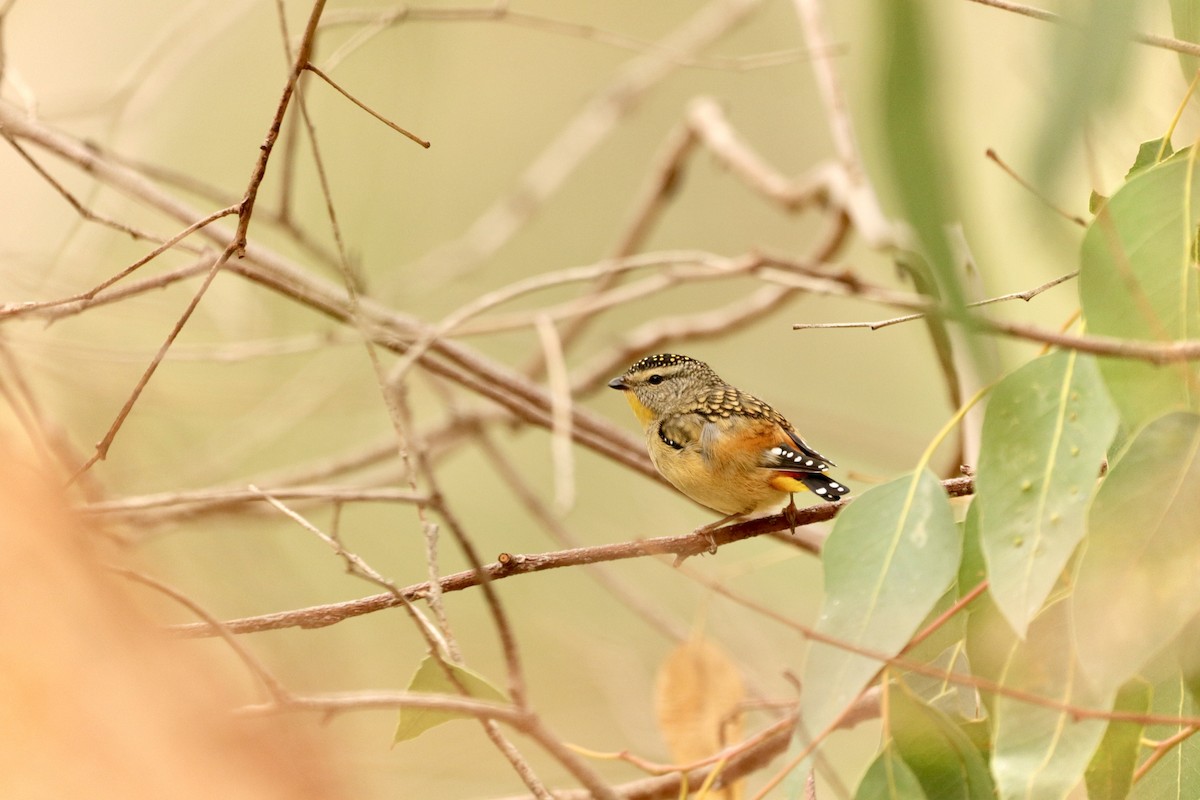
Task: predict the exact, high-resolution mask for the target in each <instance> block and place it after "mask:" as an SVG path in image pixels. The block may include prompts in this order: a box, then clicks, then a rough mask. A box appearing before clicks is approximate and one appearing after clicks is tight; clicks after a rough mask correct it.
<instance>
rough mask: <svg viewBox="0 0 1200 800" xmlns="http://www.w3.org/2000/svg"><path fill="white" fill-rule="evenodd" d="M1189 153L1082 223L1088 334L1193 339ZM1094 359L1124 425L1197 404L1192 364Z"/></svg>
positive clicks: (1196, 321) (1194, 208)
mask: <svg viewBox="0 0 1200 800" xmlns="http://www.w3.org/2000/svg"><path fill="white" fill-rule="evenodd" d="M1116 5H1119V4H1116ZM1188 156H1190V152H1189V154H1187V155H1182V154H1180V155H1176V156H1175V157H1173V158H1171V159H1168V160H1167V161H1164V162H1163V163H1161V164H1157V165H1155V166H1152V167H1149V168H1147V169H1145V170H1143V171H1142V172H1139V173H1138V174H1136V175H1135V176H1134V177H1133V178H1131V179H1130V180H1129V182H1128V183H1126V184H1125V185H1123V186H1122V187H1121V188H1120V189H1118V190H1117V192H1116V193H1115V194H1114V195H1113V196H1112V198H1111V199H1110V200H1109V201H1108V203H1106V204H1105V205H1104V207H1103V208H1102V209H1101V210H1100V212H1099V213H1098V214H1097V215H1096V218H1095V220H1093V222H1092V224H1091V225H1089V226H1088V230H1087V233H1086V234H1085V235H1084V239H1083V248H1082V252H1081V261H1080V273H1079V296H1080V302H1081V304H1082V306H1083V313H1084V317H1085V319H1086V321H1087V328H1088V332H1089V333H1095V334H1102V335H1105V336H1113V337H1117V338H1121V339H1133V340H1140V341H1151V342H1168V341H1173V340H1180V339H1193V338H1196V337H1197V336H1200V276H1198V275H1197V269H1196V265H1195V259H1194V256H1193V242H1194V239H1195V231H1196V224H1197V222H1198V221H1200V170H1197V169H1196V165H1195V164H1194V163H1193V161H1191V160H1190V159H1189V157H1188ZM1099 364H1100V372H1101V374H1102V375H1103V376H1104V380H1105V382H1106V383H1107V384H1108V389H1109V392H1110V394H1111V395H1112V397H1113V400H1114V401H1115V402H1116V404H1117V409H1118V410H1119V412H1120V414H1121V419H1122V421H1123V422H1124V423H1125V425H1126V426H1127V427H1128V428H1130V429H1135V428H1138V427H1140V426H1141V425H1143V424H1145V423H1146V422H1147V421H1149V420H1151V419H1153V418H1154V417H1157V416H1159V415H1161V414H1163V413H1165V412H1167V411H1172V410H1176V409H1187V408H1190V409H1196V408H1197V406H1198V402H1200V397H1198V395H1200V390H1198V388H1197V387H1198V386H1200V364H1198V362H1180V363H1174V364H1166V365H1162V366H1157V365H1153V364H1149V363H1146V362H1144V361H1137V360H1134V359H1121V358H1107V357H1106V358H1101V359H1100V360H1099Z"/></svg>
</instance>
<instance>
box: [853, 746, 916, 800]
mask: <svg viewBox="0 0 1200 800" xmlns="http://www.w3.org/2000/svg"><path fill="white" fill-rule="evenodd" d="M854 800H927V798H926V795H925V792H924V790H923V789H922V788H921V782H920V781H918V780H917V776H916V775H914V774H913V771H912V770H911V769H909V767H908V765H907V764H905V763H904V759H902V758H900V756H899V755H898V754H897V753H896V750H895V748H893V747H885V748H884V749H883V752H881V753H880V754H879V755H878V756H876V757H875V760H874V761H873V762H871V766H870V767H868V768H867V774H866V775H863V779H862V781H861V782H860V783H859V784H858V791H856V792H855V793H854Z"/></svg>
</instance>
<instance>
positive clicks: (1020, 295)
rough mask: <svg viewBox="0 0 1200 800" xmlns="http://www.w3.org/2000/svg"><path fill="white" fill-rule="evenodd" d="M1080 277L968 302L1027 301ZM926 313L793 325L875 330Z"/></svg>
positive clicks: (969, 305)
mask: <svg viewBox="0 0 1200 800" xmlns="http://www.w3.org/2000/svg"><path fill="white" fill-rule="evenodd" d="M1077 277H1079V271H1078V270H1076V271H1075V272H1068V273H1067V274H1066V275H1059V276H1058V277H1057V278H1053V279H1051V280H1048V281H1046V282H1045V283H1043V284H1041V285H1039V286H1035V287H1033V288H1032V289H1026V290H1024V291H1021V292H1010V293H1008V294H1002V295H999V296H997V297H989V298H988V299H986V300H977V301H975V302H974V303H967V308H978V307H980V306H986V305H991V304H992V303H1002V302H1005V301H1007V300H1024V301H1026V302H1028V301H1030V300H1032V299H1033V298H1035V297H1037V296H1038V295H1039V294H1041V293H1042V292H1044V291H1046V290H1048V289H1053V288H1054V287H1055V286H1058V285H1059V284H1060V283H1066V282H1067V281H1069V280H1072V279H1073V278H1077ZM924 317H925V314H920V313H918V314H904V315H902V316H899V317H891V318H889V319H881V320H876V321H875V322H798V323H796V324H795V325H793V326H792V330H794V331H802V330H813V329H817V328H870V329H871V330H873V331H876V330H879V329H880V328H887V327H890V326H892V325H898V324H900V323H901V322H911V321H913V320H916V319H922V318H924Z"/></svg>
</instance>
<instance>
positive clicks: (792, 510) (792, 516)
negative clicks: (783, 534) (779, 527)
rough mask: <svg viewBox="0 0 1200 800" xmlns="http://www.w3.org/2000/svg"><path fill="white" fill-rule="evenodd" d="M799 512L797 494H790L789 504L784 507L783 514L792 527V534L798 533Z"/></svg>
mask: <svg viewBox="0 0 1200 800" xmlns="http://www.w3.org/2000/svg"><path fill="white" fill-rule="evenodd" d="M799 513H800V511H799V509H797V508H796V495H795V494H788V504H787V505H786V506H784V508H783V516H784V518H785V519H786V520H787V521H788V527H789V528H791V529H792V536H795V535H796V515H797V514H799Z"/></svg>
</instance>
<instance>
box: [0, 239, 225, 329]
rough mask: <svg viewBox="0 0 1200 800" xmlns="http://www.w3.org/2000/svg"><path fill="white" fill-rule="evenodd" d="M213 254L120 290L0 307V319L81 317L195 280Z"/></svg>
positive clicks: (208, 266)
mask: <svg viewBox="0 0 1200 800" xmlns="http://www.w3.org/2000/svg"><path fill="white" fill-rule="evenodd" d="M215 258H216V254H215V253H214V254H211V255H206V256H202V257H201V258H200V259H199V260H198V261H193V262H192V263H191V264H185V265H184V266H182V267H176V268H175V269H173V270H169V271H167V272H164V273H162V274H159V275H155V276H154V277H152V278H143V279H142V280H139V281H130V282H129V283H127V284H125V285H124V286H121V287H120V288H117V289H113V290H112V291H108V292H102V293H100V294H96V295H93V296H91V297H84V295H74V296H72V297H64V298H59V299H57V300H32V301H26V302H19V303H5V304H0V319H4V318H7V317H19V316H31V317H39V318H41V319H46V320H49V321H51V322H53V321H55V320H59V319H63V318H65V317H71V316H74V315H76V314H81V313H83V312H84V311H87V310H88V309H89V308H92V307H93V306H103V305H108V304H109V303H116V302H119V301H121V300H124V299H126V298H128V297H134V296H136V295H139V294H145V293H146V292H150V291H153V290H155V289H165V288H166V287H168V286H170V285H171V284H173V283H177V282H178V281H182V280H186V279H188V278H192V277H195V276H196V275H199V274H201V273H203V272H205V271H206V270H209V269H211V268H212V265H213V260H214V259H215ZM85 294H87V293H85Z"/></svg>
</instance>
